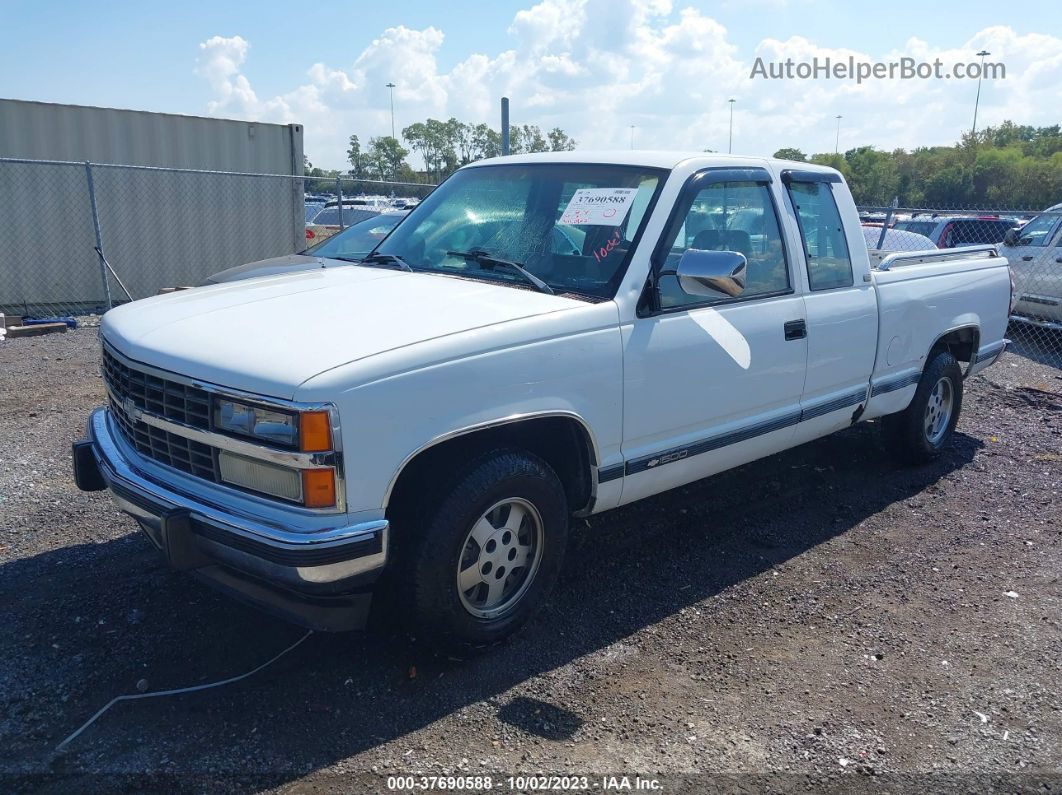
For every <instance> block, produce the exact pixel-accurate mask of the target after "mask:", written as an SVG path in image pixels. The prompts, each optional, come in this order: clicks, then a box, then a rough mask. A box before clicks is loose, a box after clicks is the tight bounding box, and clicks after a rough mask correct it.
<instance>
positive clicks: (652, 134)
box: [195, 0, 1062, 167]
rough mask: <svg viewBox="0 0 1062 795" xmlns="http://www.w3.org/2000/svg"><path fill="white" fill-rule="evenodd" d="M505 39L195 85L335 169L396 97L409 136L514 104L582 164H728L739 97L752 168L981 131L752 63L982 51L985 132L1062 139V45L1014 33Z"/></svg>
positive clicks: (937, 102) (217, 75)
mask: <svg viewBox="0 0 1062 795" xmlns="http://www.w3.org/2000/svg"><path fill="white" fill-rule="evenodd" d="M784 2H785V0H769V1H766V0H765V5H771V4H776V3H777V4H783V3H784ZM507 37H508V38H507V40H504V41H499V42H498V46H497V47H496V50H495V51H494V52H483V53H470V54H469V55H468V56H467V57H466V58H464V59H463V60H461V61H460V62H458V63H457V64H455V65H454V66H453V67H452V68H450V69H449V70H448V71H444V70H441V69H440V67H439V63H438V59H437V55H438V52H439V49H440V47H441V46H442V44H443V41H444V32H443V31H441V30H439V29H437V28H434V27H428V28H425V29H423V30H415V29H411V28H407V27H404V26H398V27H394V28H388V29H387V30H384V31H383V32H382V33H381V34H380V35H379V36H378V37H377V38H376V39H374V40H373V41H372V42H371V43H370V44H369V45H368V46H367V47H366V48H365V49H364V50H363V51H362V52H361V53H360V54H359V55H358V56H357V57H356V58H355V59H354V61H353V63H351V64H349V65H346V66H343V65H337V64H324V63H316V64H313V65H312V66H311V67H310V68H309V69H308V70H307V72H306V73H305V77H304V79H303V80H302V81H293V82H298V83H299V84H298V85H296V86H295V87H294V88H292V90H291V91H289V92H287V93H285V94H280V95H277V96H274V97H270V98H268V99H259V98H258V96H257V95H256V93H255V91H254V90H253V88H252V86H251V83H250V81H249V80H248V78H247V76H246V74H245V69H247V68H248V67H250V66H253V63H252V61H253V53H251V46H250V44H249V43H248V42H247V41H246V40H245V39H243V38H242V37H240V36H232V37H228V38H226V37H222V36H214V37H213V38H211V39H208V40H207V41H205V42H203V43H201V44H200V45H199V56H198V58H197V61H196V69H195V71H196V74H198V75H200V76H201V77H203V78H204V79H205V81H206V83H207V85H208V87H209V90H210V92H211V98H210V100H209V101H208V103H207V109H208V111H209V112H210V113H213V114H217V115H223V116H235V117H238V118H253V119H261V120H263V121H278V122H294V121H297V122H300V123H302V124H303V125H304V127H305V141H306V151H307V154H308V155H309V156H310V158H311V159H312V160H313V161H314V162H315V163H316V164H318V165H322V166H325V167H338V166H341V165H342V164H343V159H344V152H345V149H346V139H347V137H348V136H349V135H350V133H352V132H356V133H358V134H359V135H360V136H361V137H362V138H368V137H370V136H372V135H381V134H387V133H388V132H389V131H390V114H389V110H388V108H389V105H388V93H387V88H386V87H385V84H386V83H388V82H389V81H393V82H394V83H396V84H397V88H396V89H395V109H396V115H397V117H398V120H397V123H398V127H399V129H401V127H402V126H405V125H407V124H409V123H411V122H413V121H416V120H420V119H423V118H425V117H427V116H434V117H436V118H448V117H449V116H456V117H458V118H460V119H462V120H465V121H472V122H480V121H487V122H489V123H492V124H496V123H497V115H498V98H499V97H501V96H503V95H505V96H509V97H510V98H511V100H512V108H513V109H512V117H513V120H514V122H521V123H523V122H528V123H535V124H538V125H540V126H541V127H542V128H543V129H544V130H545V129H549V128H551V127H554V126H559V127H562V128H564V129H565V130H567V131H568V132H569V133H570V134H571V135H573V136H574V137H575V138H576V139H577V140H578V141H579V144H580V148H591V147H594V148H606V147H619V148H624V147H626V146H627V145H628V141H629V135H630V129H629V127H630V125H631V124H635V125H637V131H636V132H637V143H638V145H639V146H643V147H645V148H657V149H694V150H700V149H704V148H711V149H716V150H725V149H726V145H727V134H728V126H729V107H728V104H727V100H728V99H729V98H730V97H735V98H736V99H737V100H738V101H737V103H736V104H735V107H734V149H735V151H736V152H742V153H749V154H770V153H771V152H773V151H775V150H776V149H778V148H780V147H782V146H797V147H800V148H802V149H804V150H805V151H808V152H809V153H810V152H818V151H829V150H830V149H832V147H833V142H834V133H835V129H836V118H835V117H836V116H837V115H838V114H841V115H843V117H844V118H843V120H842V132H841V147H842V149H843V148H846V147H850V146H854V145H858V144H874V145H877V146H879V147H882V148H886V149H891V148H895V147H898V146H904V147H913V146H918V145H933V144H945V143H951V142H953V141H955V140H956V139H957V138H958V137H959V135H960V134H961V132H962V131H964V130H965V129H967V128H968V126H969V123H970V117H971V116H972V106H973V95H974V92H975V91H976V82H975V81H972V80H956V79H951V80H944V79H941V80H898V79H897V80H871V81H867V82H864V83H862V84H861V85H860V84H857V83H856V82H855V81H843V80H763V79H750V77H749V75H750V71H751V68H752V64H753V62H754V61H755V59H756V58H757V57H762V58H763V59H764V60H765V61H784V60H785V59H787V58H792V59H794V61H808V60H811V59H812V58H815V57H818V58H819V59H820V60H822V59H824V58H826V57H829V58H831V59H832V60H833V61H834V62H836V61H838V60H844V61H847V59H848V58H849V57H852V58H854V59H855V60H856V61H857V62H858V61H889V60H897V59H899V58H901V57H904V56H908V57H913V58H916V59H918V60H925V61H932V60H933V59H934V58H938V57H939V58H940V59H941V60H942V61H943V62H944V63H945V64H946V65H947V67H949V68H950V66H951V64H953V63H954V62H957V61H962V62H967V61H969V60H971V56H970V53H973V52H976V51H977V50H979V49H981V48H982V47H983V48H985V49H987V50H989V51H990V52H991V53H992V56H991V57H990V58H989V60H991V61H999V62H1002V63H1004V64H1005V65H1006V69H1007V75H1006V79H1005V80H996V81H986V83H985V84H984V88H983V90H982V96H981V111H980V115H979V126H982V127H983V126H985V125H988V124H993V123H998V122H1000V121H1002V120H1003V119H1005V118H1010V119H1013V120H1015V121H1018V122H1022V123H1029V124H1051V123H1056V122H1057V118H1056V114H1057V108H1058V107H1059V106H1060V105H1062V38H1058V37H1055V36H1050V35H1046V34H1039V33H1034V34H1024V35H1022V34H1019V33H1017V32H1015V31H1014V30H1013V29H1011V28H1010V27H1006V26H996V27H990V28H986V29H985V30H982V31H980V32H979V33H977V34H976V35H974V36H973V37H972V38H971V39H970V40H969V41H966V42H947V43H939V42H938V43H930V42H929V41H927V40H925V39H923V38H912V39H910V40H909V41H908V42H907V43H906V45H905V46H904V47H903V48H902V50H897V51H893V52H857V51H852V50H848V49H844V48H840V47H830V46H827V44H826V43H823V42H817V41H812V40H810V39H807V38H805V37H800V36H793V37H790V38H788V39H786V40H784V41H781V40H777V39H764V40H763V41H761V42H760V43H759V44H758V45H757V46H756V47H755V48H754V49H753V50H751V51H744V52H743V51H741V50H740V49H739V48H738V47H737V46H736V45H735V44H734V43H733V41H732V40H731V38H730V35H729V33H728V31H727V30H726V28H725V27H723V26H722V25H721V24H720V23H719V22H717V21H716V20H714V19H712V18H711V17H710V16H707V15H705V14H703V13H702V12H700V11H698V10H696V9H693V8H681V9H679V10H676V9H675V8H674V7H673V6H672V3H671V2H670V0H541V1H540V2H538V3H537V4H535V5H532V6H530V7H528V8H525V9H522V10H520V11H517V12H516V14H515V15H514V17H513V20H512V22H511V24H510V26H509V28H508V30H507Z"/></svg>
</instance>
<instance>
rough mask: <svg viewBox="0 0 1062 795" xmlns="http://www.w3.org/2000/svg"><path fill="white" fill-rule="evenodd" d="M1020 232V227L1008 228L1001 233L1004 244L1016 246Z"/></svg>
mask: <svg viewBox="0 0 1062 795" xmlns="http://www.w3.org/2000/svg"><path fill="white" fill-rule="evenodd" d="M1020 234H1021V230H1020V229H1008V230H1007V232H1006V234H1004V235H1003V245H1004V246H1016V245H1018V236H1019V235H1020Z"/></svg>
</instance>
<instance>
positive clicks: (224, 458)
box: [218, 450, 335, 502]
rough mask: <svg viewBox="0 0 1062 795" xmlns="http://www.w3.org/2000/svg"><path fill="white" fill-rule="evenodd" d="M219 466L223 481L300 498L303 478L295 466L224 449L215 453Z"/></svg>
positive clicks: (283, 497) (287, 496) (263, 491)
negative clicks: (283, 465)
mask: <svg viewBox="0 0 1062 795" xmlns="http://www.w3.org/2000/svg"><path fill="white" fill-rule="evenodd" d="M218 470H219V472H220V474H221V479H222V480H223V481H225V482H226V483H231V484H232V485H234V486H241V487H242V488H245V489H250V490H251V491H257V492H261V493H262V494H270V495H272V496H274V497H280V498H281V499H284V500H291V501H292V502H302V480H301V479H300V478H299V472H298V470H295V469H288V468H287V467H282V466H277V465H276V464H269V463H266V462H264V461H256V460H255V459H253V458H247V457H246V456H242V455H236V454H235V453H230V452H227V451H225V450H222V451H221V452H219V453H218ZM334 490H335V489H334V487H333V492H334Z"/></svg>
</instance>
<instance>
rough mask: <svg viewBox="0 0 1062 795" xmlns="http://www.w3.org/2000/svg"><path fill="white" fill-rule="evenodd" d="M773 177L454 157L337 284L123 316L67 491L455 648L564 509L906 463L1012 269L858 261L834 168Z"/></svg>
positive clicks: (553, 550) (718, 161)
mask: <svg viewBox="0 0 1062 795" xmlns="http://www.w3.org/2000/svg"><path fill="white" fill-rule="evenodd" d="M794 165H795V164H793V163H788V162H786V161H777V160H769V159H753V158H747V157H742V158H737V157H728V156H721V155H712V154H704V153H693V154H684V153H666V152H658V153H635V152H627V151H623V152H615V153H590V152H571V153H566V152H565V153H561V152H553V153H543V154H533V155H519V156H514V157H505V158H496V159H492V160H485V161H480V162H477V163H473V164H470V165H468V166H465V167H463V168H461V169H459V170H458V171H457V172H455V173H454V174H453V175H452V176H450V177H449V178H448V179H447V180H446V181H445V182H444V183H443V184H442V185H440V186H439V187H438V188H437V189H436V190H435V191H434V192H433V193H432V194H431V196H430V197H428V198H427V199H425V201H424V202H422V203H421V204H420V206H418V207H417V208H416V209H414V210H413V211H412V212H411V213H410V214H409V215H408V216H407V217H406V218H405V219H404V220H403V221H402V222H401V223H400V224H399V225H398V226H397V227H396V228H395V230H394V231H393V232H392V233H391V234H390V235H389V236H388V237H387V238H386V239H385V240H384V241H383V242H382V243H381V244H380V245H379V246H377V247H376V249H375V250H374V251H373V252H372V253H371V255H370V256H368V257H366V258H365V259H364V260H362V262H361V264H359V265H354V266H351V267H346V268H327V269H320V270H315V271H307V272H304V273H298V274H293V275H291V276H290V277H285V278H282V279H259V280H255V281H250V282H246V283H243V284H229V285H216V286H212V287H205V288H200V289H196V290H190V291H186V292H183V293H176V294H173V295H167V296H159V297H153V298H147V299H145V300H142V301H134V302H132V303H129V304H126V305H124V306H120V307H117V308H115V309H113V310H111V311H110V312H107V314H106V315H104V317H103V319H102V323H101V327H100V339H101V342H102V347H103V354H102V356H103V372H104V381H105V384H106V386H107V390H108V404H107V406H106V407H104V408H100V409H98V410H96V411H95V412H93V414H92V416H91V418H90V419H89V423H88V438H87V439H86V440H85V441H83V442H79V443H78V444H76V446H75V448H74V462H75V470H74V473H75V479H76V481H77V483H78V485H79V486H80V487H81V488H82V489H86V490H93V489H103V488H108V487H109V488H110V489H111V490H112V491H113V493H114V497H115V499H116V500H117V501H118V504H119V505H120V506H121V508H122V509H123V510H125V511H127V512H128V513H130V514H131V515H133V516H134V517H136V519H137V520H138V521H139V522H140V523H141V525H142V527H143V529H144V531H145V532H146V533H147V535H148V537H149V538H150V539H151V540H152V541H153V542H154V543H155V544H156V545H157V546H158V547H159V548H160V549H161V550H162V552H163V554H164V555H165V557H166V559H168V561H169V562H170V564H172V565H173V566H174V567H176V568H178V569H186V570H192V571H194V572H195V573H196V574H197V575H199V576H200V577H201V578H203V579H204V580H207V581H208V582H211V583H213V584H215V585H217V586H218V587H220V588H222V589H225V590H229V591H231V592H234V593H236V594H238V595H239V596H240V597H241V598H243V599H245V600H247V601H250V602H252V603H257V604H259V605H261V606H264V607H266V608H267V609H269V610H271V611H273V612H275V613H278V614H280V615H284V616H287V617H289V618H291V619H292V620H295V621H298V622H301V623H303V624H305V625H307V626H311V627H314V628H318V629H327V630H339V629H349V628H354V627H357V626H360V625H361V624H362V623H363V622H364V620H365V618H366V615H367V612H368V610H369V608H370V605H371V601H372V599H373V593H374V590H375V589H376V587H377V584H378V583H379V582H381V580H380V578H381V576H382V575H383V574H384V572H385V571H386V572H388V575H389V576H388V577H387V578H386V582H387V583H388V589H387V591H386V593H388V594H390V595H391V596H392V597H393V598H394V599H395V600H396V603H397V604H398V605H400V606H401V612H400V613H399V614H398V615H400V616H401V617H402V618H403V619H404V620H405V621H408V622H409V624H410V625H411V626H413V627H415V628H416V631H417V633H418V636H425V637H429V638H434V639H435V640H436V641H437V642H439V643H440V644H445V645H450V644H456V645H473V646H478V645H481V644H485V643H491V642H494V641H497V640H499V639H501V638H503V637H505V636H507V635H509V634H510V633H512V632H513V631H514V630H516V629H517V628H518V627H519V626H520V625H521V624H522V623H523V622H524V621H526V620H527V619H528V617H529V616H530V615H531V614H532V613H534V611H535V610H536V609H538V608H539V607H540V606H541V605H542V604H543V602H544V601H545V600H546V599H547V598H548V596H549V592H550V590H551V588H552V586H553V584H554V582H555V581H556V579H557V577H558V574H559V572H560V571H561V569H562V565H563V562H564V554H565V548H566V546H567V544H566V541H567V533H568V524H569V518H570V517H571V516H573V515H574V516H589V515H591V514H597V513H600V512H602V511H607V510H609V509H612V508H615V507H617V506H620V505H623V504H627V503H631V502H634V501H636V500H640V499H642V498H644V497H648V496H650V495H653V494H658V493H660V492H662V491H666V490H668V489H672V488H675V487H677V486H681V485H683V484H686V483H689V482H691V481H694V480H697V479H699V478H704V477H707V476H709V475H712V474H714V473H716V472H720V471H722V470H726V469H730V468H732V467H737V466H740V465H743V464H746V463H748V462H750V461H753V460H754V459H758V458H762V457H763V456H767V455H771V454H772V453H776V452H779V451H781V450H785V449H786V448H789V447H793V446H794V445H798V444H802V443H804V442H807V441H810V440H812V439H816V438H819V437H821V436H824V435H826V434H830V433H833V432H834V431H839V430H842V429H845V428H848V427H850V426H852V425H853V424H854V423H856V422H865V421H867V420H880V421H881V425H882V426H884V430H885V437H886V439H887V440H888V442H889V444H890V446H891V447H892V448H893V449H894V450H895V451H896V452H897V453H898V454H900V455H901V456H903V457H904V458H905V459H908V460H913V461H926V460H930V459H932V458H934V457H936V456H937V455H939V454H940V453H941V451H942V450H943V449H944V448H945V447H946V446H947V445H948V443H949V440H950V439H951V437H952V432H953V430H954V428H955V424H956V422H957V420H958V418H959V412H960V409H961V407H962V398H963V383H964V379H965V378H968V377H970V376H972V375H974V374H975V373H977V372H979V371H980V370H982V369H984V368H986V367H988V366H989V365H991V364H992V363H993V362H995V361H996V359H997V358H998V357H999V355H1000V354H1001V353H1002V351H1003V350H1004V348H1005V346H1006V340H1005V339H1004V336H1003V335H1004V332H1005V330H1006V327H1007V315H1008V311H1009V309H1008V301H1009V299H1010V278H1009V269H1008V267H1007V264H1006V260H1005V259H1004V258H1002V257H999V256H996V255H995V252H994V250H993V249H992V248H991V247H990V246H986V247H984V249H983V250H979V251H973V252H962V253H957V252H954V251H949V250H941V251H934V252H931V253H929V254H927V253H925V252H912V253H904V252H898V253H894V254H891V255H890V256H889V257H887V258H885V259H884V260H883V261H882V262H881V263H880V265H879V266H878V268H877V269H871V267H870V260H869V257H868V254H867V248H866V245H865V243H864V240H863V235H862V232H861V229H860V225H859V218H858V216H857V213H856V207H855V204H854V202H853V200H852V195H851V193H850V192H849V189H848V187H847V185H846V184H845V182H844V179H843V178H842V176H841V175H840V174H839V173H838V172H837V171H834V170H832V169H829V168H825V167H822V166H815V165H811V164H800V165H799V166H798V167H794ZM695 206H700V207H710V208H715V209H718V210H720V211H721V212H722V213H723V214H724V215H725V214H727V213H729V211H730V210H731V209H733V210H737V209H742V210H746V209H756V210H758V211H759V212H758V213H757V215H759V217H760V221H761V223H760V224H757V228H759V229H762V230H763V233H762V234H759V233H757V236H756V237H753V235H752V234H751V233H749V232H747V231H744V230H738V229H725V228H724V229H720V228H703V229H699V230H697V231H694V230H693V228H692V226H691V225H689V224H688V223H687V221H689V220H690V219H691V214H692V213H693V212H694V210H692V209H691V208H693V207H695ZM746 215H748V214H747V213H746ZM554 229H559V230H561V231H562V232H563V237H564V240H566V241H568V243H567V244H565V245H570V246H572V247H573V248H571V249H565V248H564V246H562V247H561V250H560V251H555V250H554V248H555V247H556V246H557V245H558V241H557V240H556V238H553V237H551V235H550V233H551V231H552V230H554ZM751 472H754V470H750V473H751ZM676 555H681V550H676ZM575 563H576V565H581V564H582V563H584V561H576V562H575ZM576 574H578V572H573V575H572V576H576ZM579 576H582V575H581V574H579ZM169 609H170V610H171V612H172V611H181V610H192V609H194V608H193V607H189V606H188V605H185V604H181V605H173V606H171V607H170V608H169Z"/></svg>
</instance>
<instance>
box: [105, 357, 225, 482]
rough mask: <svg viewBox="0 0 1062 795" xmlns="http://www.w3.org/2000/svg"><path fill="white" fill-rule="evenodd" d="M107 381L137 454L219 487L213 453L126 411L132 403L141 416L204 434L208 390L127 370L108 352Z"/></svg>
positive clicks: (113, 410)
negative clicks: (143, 413) (148, 414)
mask: <svg viewBox="0 0 1062 795" xmlns="http://www.w3.org/2000/svg"><path fill="white" fill-rule="evenodd" d="M103 377H104V380H105V381H106V382H107V386H108V391H109V393H110V394H109V399H108V402H109V404H110V409H111V415H112V416H113V417H114V419H115V422H116V424H117V426H118V429H119V430H120V431H121V433H122V435H123V436H124V437H125V439H126V441H128V442H129V443H130V444H131V445H133V447H135V448H136V450H137V452H138V453H140V454H141V455H144V456H146V457H148V458H150V459H152V460H154V461H158V462H159V463H160V464H166V465H167V466H171V467H174V468H175V469H179V470H181V471H182V472H187V473H188V474H190V475H195V476H196V477H200V478H205V479H206V480H211V481H214V482H215V483H216V482H219V478H218V471H217V461H216V458H215V456H214V448H212V447H210V446H209V445H205V444H202V443H200V442H196V441H193V440H191V439H187V438H185V437H183V436H178V435H177V434H175V433H170V432H169V431H166V430H163V429H162V428H156V427H154V426H152V425H148V424H147V423H144V422H140V421H139V420H137V419H136V418H135V417H134V416H133V415H131V414H130V413H129V412H128V411H127V410H126V405H128V404H132V405H133V406H135V407H136V408H138V409H140V410H141V411H145V412H149V413H151V414H155V415H156V416H160V417H165V418H166V419H168V420H172V421H174V422H180V423H183V424H185V425H191V426H192V427H194V428H201V429H203V430H206V429H208V428H209V426H210V396H209V395H208V394H207V393H206V392H205V391H203V390H202V389H197V388H196V387H192V386H188V385H186V384H182V383H180V382H178V381H172V380H169V379H165V378H160V377H158V376H155V375H151V374H149V373H145V372H143V371H141V370H137V369H135V368H133V367H129V366H128V365H126V364H124V363H123V362H121V361H119V360H118V359H117V358H116V357H115V356H113V355H112V354H111V353H110V352H109V351H108V350H107V349H106V348H104V350H103ZM134 414H135V412H134Z"/></svg>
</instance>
